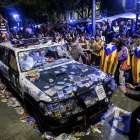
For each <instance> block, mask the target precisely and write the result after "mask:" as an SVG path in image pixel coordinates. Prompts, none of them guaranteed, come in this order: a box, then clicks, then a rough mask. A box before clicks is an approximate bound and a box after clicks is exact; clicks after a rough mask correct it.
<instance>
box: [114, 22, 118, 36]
mask: <svg viewBox="0 0 140 140" xmlns="http://www.w3.org/2000/svg"><path fill="white" fill-rule="evenodd" d="M119 29H120V27H119V26H118V23H117V22H115V26H113V32H114V34H113V35H114V37H118V35H119Z"/></svg>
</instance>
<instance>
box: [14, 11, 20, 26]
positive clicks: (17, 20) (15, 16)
mask: <svg viewBox="0 0 140 140" xmlns="http://www.w3.org/2000/svg"><path fill="white" fill-rule="evenodd" d="M13 17H14V19H15V20H16V22H17V23H18V26H19V15H18V14H14V15H13Z"/></svg>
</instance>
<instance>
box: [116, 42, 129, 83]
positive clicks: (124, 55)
mask: <svg viewBox="0 0 140 140" xmlns="http://www.w3.org/2000/svg"><path fill="white" fill-rule="evenodd" d="M120 46H121V51H120V55H119V56H118V60H119V61H120V68H119V84H120V85H123V84H124V83H125V77H124V74H125V70H126V69H124V65H125V64H126V63H125V61H126V62H127V66H129V65H130V56H129V51H128V49H127V48H126V47H125V43H124V42H121V43H120Z"/></svg>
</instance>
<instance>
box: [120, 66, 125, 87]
mask: <svg viewBox="0 0 140 140" xmlns="http://www.w3.org/2000/svg"><path fill="white" fill-rule="evenodd" d="M124 72H125V71H124V70H121V68H120V69H119V84H120V85H122V84H125V77H124Z"/></svg>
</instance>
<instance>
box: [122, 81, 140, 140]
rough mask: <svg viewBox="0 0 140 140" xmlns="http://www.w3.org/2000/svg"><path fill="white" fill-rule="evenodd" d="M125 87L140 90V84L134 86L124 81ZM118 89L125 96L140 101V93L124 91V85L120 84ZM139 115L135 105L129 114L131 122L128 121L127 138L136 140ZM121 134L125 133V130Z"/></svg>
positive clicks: (138, 109) (139, 109)
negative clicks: (128, 131)
mask: <svg viewBox="0 0 140 140" xmlns="http://www.w3.org/2000/svg"><path fill="white" fill-rule="evenodd" d="M126 85H127V87H128V88H130V89H132V90H135V91H140V86H139V87H134V86H133V85H131V84H129V83H126ZM120 89H121V91H122V93H123V94H124V95H125V96H127V97H128V98H130V99H132V100H134V101H140V94H132V93H129V92H127V91H126V87H125V86H124V85H122V86H120ZM139 117H140V106H139V107H137V109H135V110H134V111H133V112H132V115H131V122H130V133H129V140H137V137H138V134H139V130H138V128H137V118H139ZM123 134H126V133H125V132H124V133H123Z"/></svg>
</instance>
